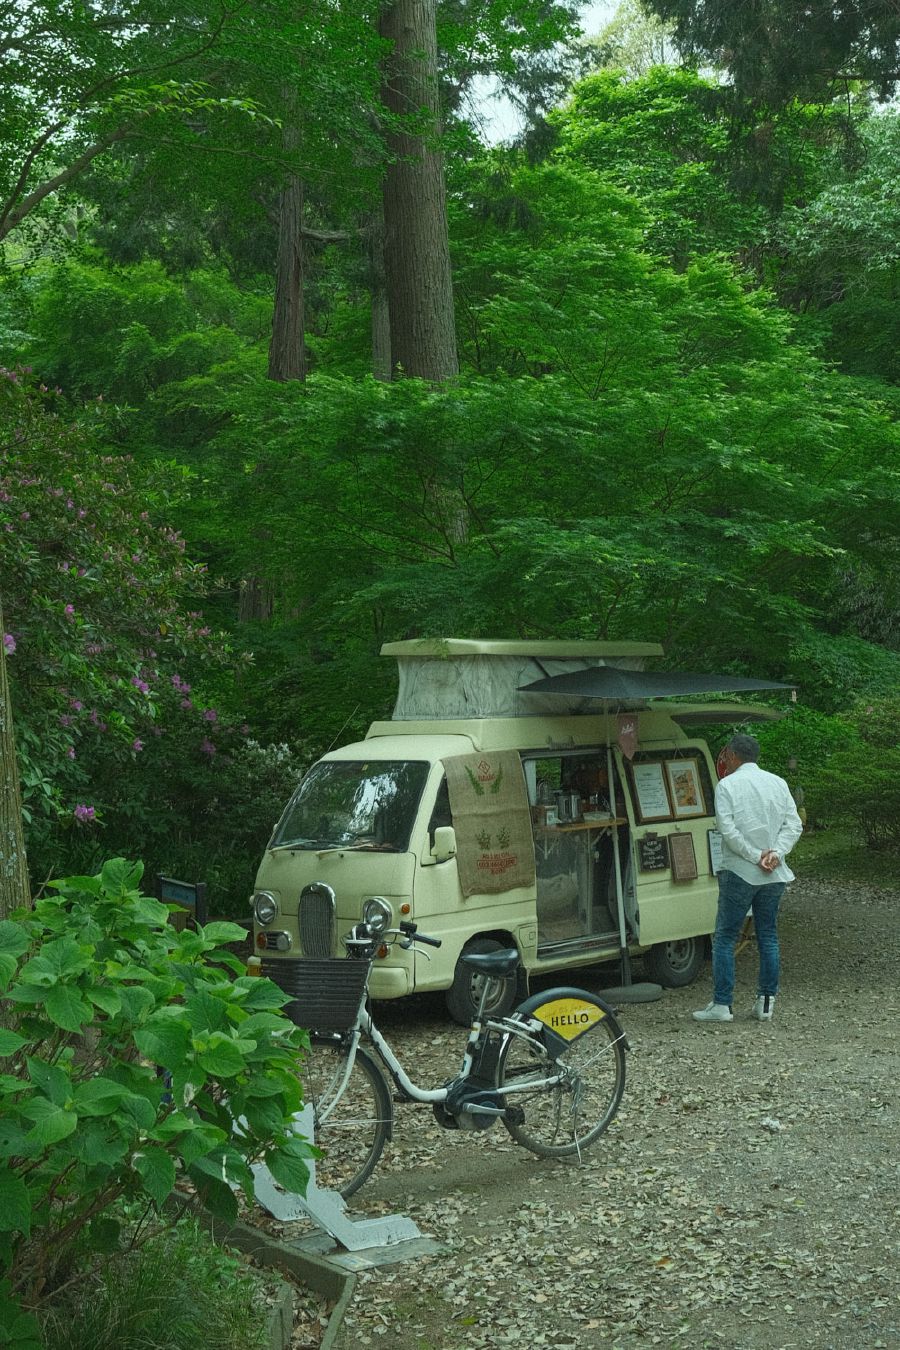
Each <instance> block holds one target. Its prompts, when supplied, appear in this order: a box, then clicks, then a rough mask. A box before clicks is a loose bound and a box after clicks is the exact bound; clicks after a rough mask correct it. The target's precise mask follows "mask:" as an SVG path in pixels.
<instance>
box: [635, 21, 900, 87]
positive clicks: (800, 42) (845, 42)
mask: <svg viewBox="0 0 900 1350" xmlns="http://www.w3.org/2000/svg"><path fill="white" fill-rule="evenodd" d="M647 8H648V9H650V10H652V11H653V12H654V13H655V14H657V15H658V16H659V17H660V18H661V19H664V20H666V21H667V22H671V23H672V24H673V25H674V30H675V37H676V40H677V43H678V47H679V49H680V51H681V52H683V53H684V54H685V55H686V56H695V57H698V58H699V59H700V60H702V61H705V62H709V63H711V64H713V65H715V66H718V67H721V68H724V69H727V70H728V71H729V72H730V74H731V76H732V77H733V79H734V82H735V85H736V86H737V88H738V89H739V90H740V92H741V93H743V94H748V95H750V96H751V97H754V98H759V99H762V100H763V101H767V102H774V103H783V102H787V101H789V100H791V99H793V98H795V97H801V98H806V97H813V98H817V99H818V98H821V97H822V96H825V97H828V96H829V95H831V94H833V93H835V92H837V91H838V90H839V87H840V86H841V85H845V84H847V83H848V82H852V81H860V80H862V81H867V82H871V83H872V84H874V86H875V87H876V88H877V89H878V91H879V93H880V94H881V96H882V97H883V98H886V97H888V95H889V94H890V92H891V90H892V89H893V88H894V86H895V85H896V83H897V81H898V79H900V13H898V10H897V6H896V4H895V3H894V0H840V3H837V4H836V3H834V2H833V0H812V3H810V0H740V3H735V2H734V0H647Z"/></svg>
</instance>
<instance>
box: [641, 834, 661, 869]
mask: <svg viewBox="0 0 900 1350" xmlns="http://www.w3.org/2000/svg"><path fill="white" fill-rule="evenodd" d="M637 849H638V866H639V868H640V869H641V871H642V872H664V871H666V869H667V868H668V866H669V845H668V843H667V842H666V836H665V835H664V834H645V835H644V837H643V839H639V840H638V841H637Z"/></svg>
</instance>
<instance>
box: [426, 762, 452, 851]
mask: <svg viewBox="0 0 900 1350" xmlns="http://www.w3.org/2000/svg"><path fill="white" fill-rule="evenodd" d="M452 824H453V816H452V815H451V814H450V790H449V788H448V787H447V780H446V778H442V779H441V785H440V787H439V788H438V793H437V798H436V799H435V803H434V810H433V811H432V813H431V819H430V820H429V822H428V838H429V843H430V844H431V847H432V848H434V832H435V830H436V829H438V828H439V827H440V826H441V825H452Z"/></svg>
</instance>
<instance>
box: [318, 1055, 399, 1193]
mask: <svg viewBox="0 0 900 1350" xmlns="http://www.w3.org/2000/svg"><path fill="white" fill-rule="evenodd" d="M348 1059H349V1051H348V1049H347V1047H346V1046H345V1045H342V1044H341V1042H340V1041H331V1040H315V1039H313V1040H311V1042H310V1047H309V1050H308V1051H307V1052H306V1054H305V1055H304V1059H303V1063H302V1065H301V1069H300V1078H301V1081H302V1084H303V1099H304V1101H305V1102H306V1103H307V1104H308V1105H310V1106H312V1108H313V1111H314V1113H315V1128H316V1137H315V1141H314V1142H315V1144H316V1147H317V1148H319V1149H321V1150H322V1155H323V1156H322V1157H321V1158H317V1159H316V1182H317V1184H318V1185H319V1186H321V1187H323V1188H325V1189H328V1190H333V1191H340V1193H341V1195H342V1196H343V1197H344V1199H346V1198H347V1197H348V1196H350V1195H352V1194H353V1193H354V1191H358V1190H359V1188H360V1186H362V1184H363V1183H364V1182H365V1181H368V1179H369V1177H370V1176H371V1175H372V1172H373V1171H374V1169H375V1165H376V1163H377V1162H378V1159H379V1158H380V1157H381V1153H382V1150H383V1149H384V1146H385V1143H386V1142H387V1140H388V1139H389V1138H390V1134H391V1119H392V1105H391V1094H390V1092H389V1090H388V1086H387V1083H386V1082H385V1080H384V1074H383V1073H382V1072H381V1070H380V1069H379V1068H378V1065H377V1064H376V1063H375V1060H374V1059H373V1058H372V1056H371V1055H370V1054H369V1053H368V1051H366V1050H364V1049H363V1048H362V1046H358V1047H357V1050H356V1056H355V1058H354V1061H353V1067H352V1068H351V1069H350V1072H349V1075H348V1073H347V1062H348Z"/></svg>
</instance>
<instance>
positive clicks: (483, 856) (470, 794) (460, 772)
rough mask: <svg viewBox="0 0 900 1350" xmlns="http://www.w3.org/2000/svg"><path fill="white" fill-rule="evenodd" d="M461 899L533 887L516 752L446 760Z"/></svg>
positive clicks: (530, 846) (527, 814)
mask: <svg viewBox="0 0 900 1350" xmlns="http://www.w3.org/2000/svg"><path fill="white" fill-rule="evenodd" d="M443 763H444V770H445V772H446V774H447V787H448V789H449V792H450V810H451V812H452V815H453V828H454V829H455V831H456V865H457V868H458V870H459V884H460V886H461V887H462V893H463V895H496V894H497V893H498V892H499V891H511V890H514V889H515V888H516V887H517V886H531V885H533V884H534V840H533V836H532V832H531V811H530V808H529V805H528V792H527V789H526V787H525V775H524V773H523V772H522V761H521V759H520V758H519V756H518V755H517V754H516V753H515V751H509V750H504V751H502V752H501V753H499V754H477V755H453V756H452V757H450V758H448V759H445V760H444V761H443Z"/></svg>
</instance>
